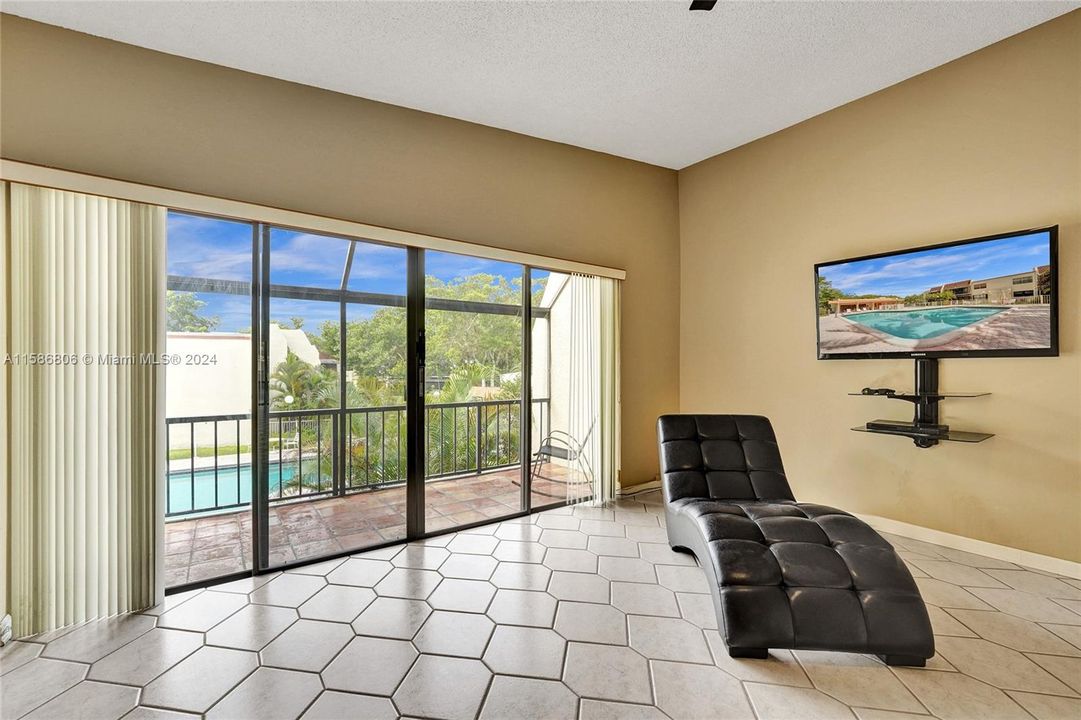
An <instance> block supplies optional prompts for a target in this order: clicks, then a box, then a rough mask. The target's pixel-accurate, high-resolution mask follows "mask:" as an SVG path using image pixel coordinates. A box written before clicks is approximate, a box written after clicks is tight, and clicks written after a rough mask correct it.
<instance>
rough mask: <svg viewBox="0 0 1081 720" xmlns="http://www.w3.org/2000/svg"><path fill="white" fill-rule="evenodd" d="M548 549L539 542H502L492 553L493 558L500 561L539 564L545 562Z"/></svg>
mask: <svg viewBox="0 0 1081 720" xmlns="http://www.w3.org/2000/svg"><path fill="white" fill-rule="evenodd" d="M547 549H548V548H546V547H545V546H543V545H541V544H540V543H538V542H517V541H514V540H501V541H500V542H499V545H497V546H496V549H495V550H494V551H493V552H492V557H494V558H495V559H496V560H499V561H504V560H506V561H509V562H522V563H539V562H542V561H543V560H544V553H545V551H546V550H547Z"/></svg>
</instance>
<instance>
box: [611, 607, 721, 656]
mask: <svg viewBox="0 0 1081 720" xmlns="http://www.w3.org/2000/svg"><path fill="white" fill-rule="evenodd" d="M627 627H628V634H629V635H630V646H631V647H632V648H634V649H635V650H637V651H638V652H640V653H641V654H642V655H644V656H646V657H647V658H650V659H653V660H675V661H680V662H694V663H712V662H713V658H712V656H711V655H710V654H709V648H708V647H706V639H705V638H704V637H703V636H702V630H701V629H699V628H696V627H695V626H694V625H691V624H690V623H689V622H687V621H686V620H683V619H681V618H663V617H650V616H646V615H630V616H628V617H627Z"/></svg>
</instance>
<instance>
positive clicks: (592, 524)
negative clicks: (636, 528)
mask: <svg viewBox="0 0 1081 720" xmlns="http://www.w3.org/2000/svg"><path fill="white" fill-rule="evenodd" d="M578 529H579V530H581V531H582V532H584V533H585V534H586V535H589V536H590V537H620V538H621V537H626V535H627V531H626V525H624V524H623V523H617V522H612V521H611V520H602V519H599V518H596V519H594V518H588V519H583V520H582V524H581V525H579V526H578Z"/></svg>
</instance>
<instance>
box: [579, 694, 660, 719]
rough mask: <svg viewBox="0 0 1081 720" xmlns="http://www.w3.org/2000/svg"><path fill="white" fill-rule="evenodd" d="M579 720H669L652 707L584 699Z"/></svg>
mask: <svg viewBox="0 0 1081 720" xmlns="http://www.w3.org/2000/svg"><path fill="white" fill-rule="evenodd" d="M578 720H668V716H667V715H665V714H664V713H662V712H661V711H660V710H658V709H657V708H655V707H653V706H652V705H631V704H629V703H619V702H608V701H606V700H590V699H588V698H582V705H581V710H580V715H579V718H578Z"/></svg>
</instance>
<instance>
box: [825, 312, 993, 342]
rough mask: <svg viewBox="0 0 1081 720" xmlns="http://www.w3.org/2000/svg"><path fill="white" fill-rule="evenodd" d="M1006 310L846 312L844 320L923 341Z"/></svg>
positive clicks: (907, 338) (908, 338)
mask: <svg viewBox="0 0 1081 720" xmlns="http://www.w3.org/2000/svg"><path fill="white" fill-rule="evenodd" d="M1005 309H1006V308H988V307H940V308H921V309H919V310H906V311H903V312H902V311H893V312H862V313H849V314H847V315H845V316H844V317H845V318H847V319H848V320H851V321H852V322H855V323H859V324H860V325H866V326H867V327H869V328H873V329H875V330H878V331H880V332H884V333H888V334H890V335H893V336H894V337H899V338H905V339H906V340H925V339H927V338H933V337H938V336H939V335H943V334H945V333H948V332H950V331H951V330H956V329H957V328H962V327H965V326H966V325H971V324H972V323H974V322H979V321H980V320H984V319H986V318H989V317H991V316H992V315H995V314H997V313H1000V312H1002V311H1003V310H1005Z"/></svg>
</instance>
